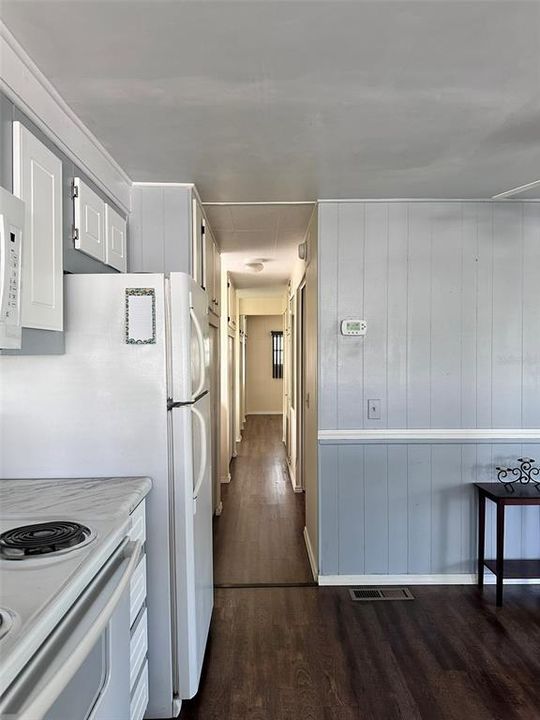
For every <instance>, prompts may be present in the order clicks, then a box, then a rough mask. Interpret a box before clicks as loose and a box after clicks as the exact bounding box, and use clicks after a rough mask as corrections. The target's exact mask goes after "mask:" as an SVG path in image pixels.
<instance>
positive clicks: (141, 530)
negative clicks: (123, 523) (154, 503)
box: [129, 500, 146, 545]
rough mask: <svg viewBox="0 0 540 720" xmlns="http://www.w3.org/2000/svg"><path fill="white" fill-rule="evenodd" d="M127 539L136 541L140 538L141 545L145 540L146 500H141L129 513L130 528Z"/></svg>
mask: <svg viewBox="0 0 540 720" xmlns="http://www.w3.org/2000/svg"><path fill="white" fill-rule="evenodd" d="M129 539H130V540H133V542H136V541H137V540H140V542H141V545H142V544H143V543H144V541H145V540H146V502H145V501H144V500H143V501H142V502H141V503H140V504H139V505H137V507H136V508H135V510H134V511H133V512H132V513H131V530H130V531H129Z"/></svg>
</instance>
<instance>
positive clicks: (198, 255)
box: [191, 198, 205, 287]
mask: <svg viewBox="0 0 540 720" xmlns="http://www.w3.org/2000/svg"><path fill="white" fill-rule="evenodd" d="M204 231H205V226H204V217H203V213H202V208H201V206H200V203H199V201H198V200H197V198H193V244H192V248H191V275H192V277H193V279H194V280H195V282H196V283H198V284H199V285H201V287H202V286H203V285H204Z"/></svg>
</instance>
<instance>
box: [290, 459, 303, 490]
mask: <svg viewBox="0 0 540 720" xmlns="http://www.w3.org/2000/svg"><path fill="white" fill-rule="evenodd" d="M287 468H288V470H289V479H290V481H291V485H292V489H293V491H294V492H295V493H301V492H302V488H301V486H300V485H297V484H296V473H295V472H294V469H293V467H292V465H291V463H290V462H289V460H288V458H287Z"/></svg>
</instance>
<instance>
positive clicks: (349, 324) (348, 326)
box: [341, 319, 367, 335]
mask: <svg viewBox="0 0 540 720" xmlns="http://www.w3.org/2000/svg"><path fill="white" fill-rule="evenodd" d="M366 331H367V322H366V321H365V320H354V319H351V320H342V321H341V334H342V335H365V334H366Z"/></svg>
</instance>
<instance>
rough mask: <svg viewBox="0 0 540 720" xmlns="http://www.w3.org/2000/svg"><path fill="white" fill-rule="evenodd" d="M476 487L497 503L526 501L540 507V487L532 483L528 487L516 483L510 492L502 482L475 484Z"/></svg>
mask: <svg viewBox="0 0 540 720" xmlns="http://www.w3.org/2000/svg"><path fill="white" fill-rule="evenodd" d="M474 485H475V487H477V488H478V489H479V490H480V491H481V492H483V493H484V494H485V495H487V496H488V497H490V498H492V499H493V500H495V501H497V500H511V501H512V502H519V500H524V501H526V502H527V503H531V501H532V502H534V501H537V502H538V505H540V486H537V485H535V484H534V483H532V482H531V483H528V484H527V485H522V484H521V483H519V482H516V483H513V484H512V486H511V488H508V490H507V489H506V487H505V486H504V485H503V483H501V482H491V483H474ZM512 491H513V492H512Z"/></svg>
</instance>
